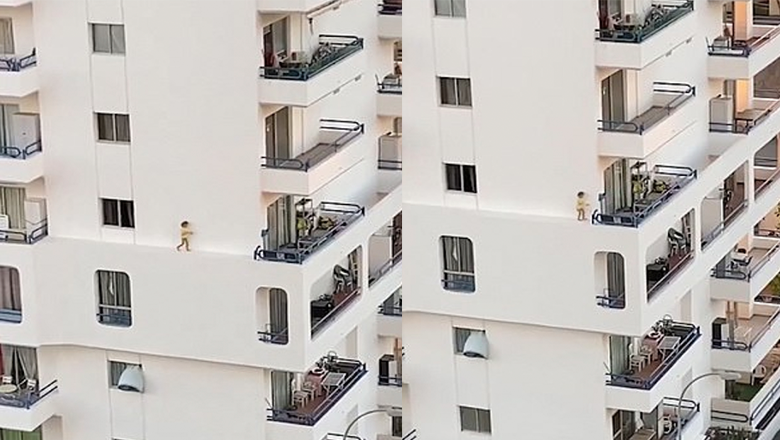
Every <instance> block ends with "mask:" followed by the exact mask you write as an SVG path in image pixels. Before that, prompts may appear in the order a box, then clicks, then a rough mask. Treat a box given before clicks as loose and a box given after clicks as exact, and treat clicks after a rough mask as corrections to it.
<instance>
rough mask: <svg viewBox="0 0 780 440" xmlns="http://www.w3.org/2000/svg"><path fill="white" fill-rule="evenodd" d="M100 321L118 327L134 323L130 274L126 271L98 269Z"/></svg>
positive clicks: (98, 316)
mask: <svg viewBox="0 0 780 440" xmlns="http://www.w3.org/2000/svg"><path fill="white" fill-rule="evenodd" d="M96 277H97V296H98V315H97V318H98V322H99V323H101V324H105V325H113V326H117V327H130V326H131V325H132V324H133V313H132V312H133V309H132V303H131V300H130V276H129V275H127V274H126V273H124V272H116V271H113V270H98V271H97V272H96Z"/></svg>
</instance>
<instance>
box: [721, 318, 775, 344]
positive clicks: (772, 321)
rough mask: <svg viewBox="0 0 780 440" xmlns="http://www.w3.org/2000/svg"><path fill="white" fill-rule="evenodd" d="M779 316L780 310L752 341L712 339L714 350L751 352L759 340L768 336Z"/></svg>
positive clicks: (752, 337) (753, 336)
mask: <svg viewBox="0 0 780 440" xmlns="http://www.w3.org/2000/svg"><path fill="white" fill-rule="evenodd" d="M778 316H780V310H778V311H776V312H775V313H773V314H772V316H770V317H769V320H767V322H766V323H765V324H764V325H763V326H762V327H761V329H760V330H759V331H758V332H756V334H755V335H752V336H751V337H750V340H749V341H747V342H745V341H736V340H734V339H715V338H713V339H712V348H714V349H722V350H733V351H750V350H752V349H753V346H755V345H756V343H758V341H759V340H761V337H762V336H764V335H765V334H766V332H768V331H769V327H771V326H772V324H774V323H775V321H777V318H778Z"/></svg>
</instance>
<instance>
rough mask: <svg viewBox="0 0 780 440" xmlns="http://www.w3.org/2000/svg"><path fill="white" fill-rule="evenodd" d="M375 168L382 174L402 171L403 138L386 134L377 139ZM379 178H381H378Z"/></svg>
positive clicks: (398, 135)
mask: <svg viewBox="0 0 780 440" xmlns="http://www.w3.org/2000/svg"><path fill="white" fill-rule="evenodd" d="M377 168H378V169H379V170H381V172H380V176H382V174H383V172H394V171H401V170H402V169H403V137H402V135H400V134H394V133H386V134H383V135H382V136H380V137H379V154H378V157H377ZM380 178H381V177H380Z"/></svg>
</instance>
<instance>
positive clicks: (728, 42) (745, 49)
mask: <svg viewBox="0 0 780 440" xmlns="http://www.w3.org/2000/svg"><path fill="white" fill-rule="evenodd" d="M729 27H730V29H733V25H729ZM753 30H754V31H755V35H754V36H753V37H752V38H750V39H748V40H733V39H731V38H728V37H724V36H720V37H717V38H715V39H714V40H713V41H712V43H711V44H709V43H708V52H709V55H710V56H709V60H708V70H709V76H710V78H723V79H751V78H753V77H754V76H755V75H756V74H758V73H759V72H761V71H762V70H764V68H766V67H767V66H769V65H770V64H771V63H772V62H773V61H774V60H776V59H777V58H778V57H780V38H777V36H778V35H780V26H755V25H754V26H753ZM731 32H732V35H733V31H731Z"/></svg>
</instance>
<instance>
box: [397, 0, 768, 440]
mask: <svg viewBox="0 0 780 440" xmlns="http://www.w3.org/2000/svg"><path fill="white" fill-rule="evenodd" d="M770 3H772V4H770ZM405 17H406V18H405V22H404V38H405V40H406V44H407V53H406V63H407V66H409V68H408V69H407V72H406V84H405V87H406V89H407V90H406V92H405V93H406V96H407V97H408V96H413V97H414V99H407V100H406V101H405V103H404V117H405V119H406V124H405V127H404V128H405V131H406V137H407V139H406V141H407V143H410V142H411V144H412V145H413V147H412V148H410V149H409V151H408V152H407V154H406V156H407V160H406V164H405V165H404V173H403V174H404V187H405V189H406V191H405V194H404V207H403V210H404V214H405V217H406V222H407V224H408V225H410V226H408V227H407V229H406V231H405V239H406V244H407V258H406V263H405V270H404V287H405V289H406V290H407V292H409V293H408V295H407V296H408V298H407V300H406V302H405V304H404V318H403V332H404V335H403V337H404V345H405V348H404V350H405V351H404V355H405V359H404V362H405V375H404V382H406V383H408V389H405V395H404V399H405V400H404V411H405V417H404V422H405V423H406V424H407V425H408V426H410V427H411V426H414V428H415V429H416V433H417V435H418V436H419V437H420V438H433V439H462V440H471V439H478V438H479V439H481V438H489V437H490V438H496V439H520V438H539V439H552V440H579V439H583V438H587V439H589V440H595V439H604V440H607V439H621V440H629V439H640V438H641V439H674V438H676V436H677V435H678V434H680V435H681V438H683V439H686V440H692V439H696V440H699V439H704V438H708V439H710V440H715V439H720V438H740V439H742V438H745V439H747V438H758V439H761V440H764V439H767V440H768V439H771V438H772V437H773V436H774V435H775V433H776V432H777V431H778V430H779V429H780V417H778V416H777V415H776V414H777V413H778V412H779V411H778V408H780V403H778V402H780V392H778V391H780V372H778V365H779V364H780V352H778V351H777V349H776V346H777V345H778V342H779V341H780V320H779V319H778V312H780V310H778V303H780V302H779V301H778V298H779V297H778V295H780V290H778V284H777V281H776V280H777V278H776V277H777V275H778V272H779V271H780V253H778V252H777V250H778V249H780V241H778V237H779V236H780V233H778V228H779V226H778V225H779V224H780V217H778V210H777V206H778V203H780V180H778V178H777V177H778V175H780V174H778V171H780V168H778V165H777V163H778V162H777V160H778V153H777V142H776V139H777V136H778V133H780V111H778V108H780V101H778V98H780V94H779V93H778V90H780V84H778V83H777V81H776V80H775V79H774V78H775V76H776V74H775V70H774V68H770V69H767V68H768V67H769V66H770V65H772V63H773V62H774V61H775V60H777V59H778V58H780V36H778V35H780V28H778V27H777V26H778V24H780V20H778V18H780V10H779V9H778V8H777V5H776V4H774V2H766V1H759V0H754V1H737V2H724V1H712V0H689V1H671V0H670V1H659V2H650V1H649V0H648V1H645V0H639V1H633V0H599V1H596V0H592V1H586V0H583V1H575V0H569V1H509V0H495V1H488V0H483V1H480V0H432V1H419V2H409V3H407V5H406V11H405ZM724 28H725V29H724ZM410 159H411V160H410ZM579 193H583V196H582V200H581V201H578V194H579ZM577 208H582V211H583V212H582V215H583V217H584V219H581V220H578V212H577ZM409 247H411V252H409ZM713 372H716V373H717V372H721V374H720V375H718V374H712V373H713ZM722 372H728V374H724V373H722ZM735 373H739V374H735ZM705 374H709V376H706V377H704V378H701V379H699V378H700V376H701V375H705ZM728 376H730V377H728ZM737 377H738V378H737ZM694 380H695V383H694V384H693V385H692V386H691V387H690V388H688V390H687V391H685V394H684V395H682V399H681V393H683V391H684V389H685V388H686V386H687V385H688V384H689V383H691V382H692V381H694ZM678 407H679V409H680V410H679V413H678ZM728 430H731V431H739V432H740V433H741V434H740V435H741V436H740V437H725V435H726V432H727V431H728Z"/></svg>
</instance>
